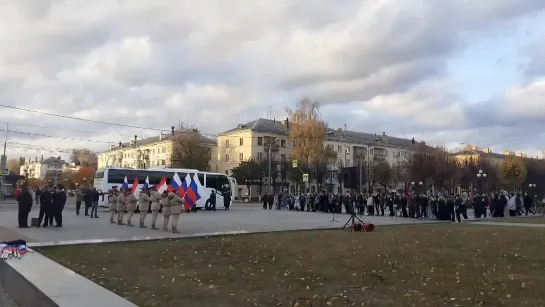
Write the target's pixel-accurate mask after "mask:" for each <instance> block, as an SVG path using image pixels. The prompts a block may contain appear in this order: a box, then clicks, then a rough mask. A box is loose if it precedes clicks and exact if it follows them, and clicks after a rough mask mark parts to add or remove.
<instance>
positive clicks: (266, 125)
mask: <svg viewBox="0 0 545 307" xmlns="http://www.w3.org/2000/svg"><path fill="white" fill-rule="evenodd" d="M287 124H289V123H286V121H285V120H283V121H280V120H274V119H264V118H258V119H256V120H253V121H251V122H248V123H245V124H240V125H238V126H237V127H236V128H233V129H230V130H227V131H225V132H223V133H220V135H226V134H229V133H233V132H236V131H243V130H250V131H253V132H261V133H271V134H279V135H288V134H289V130H288V125H287ZM326 139H327V140H328V141H336V142H345V143H352V144H362V145H371V144H373V145H376V143H381V144H384V145H394V146H400V147H411V146H414V144H413V141H412V140H410V139H406V138H399V137H392V136H387V135H386V134H382V135H378V134H374V133H365V132H357V131H344V129H331V128H330V129H328V132H327V136H326ZM417 144H418V143H417Z"/></svg>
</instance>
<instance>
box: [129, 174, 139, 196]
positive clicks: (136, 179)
mask: <svg viewBox="0 0 545 307" xmlns="http://www.w3.org/2000/svg"><path fill="white" fill-rule="evenodd" d="M131 191H132V192H133V193H134V196H136V198H138V196H140V191H139V190H138V177H134V182H133V183H132V187H131Z"/></svg>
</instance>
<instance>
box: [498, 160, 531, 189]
mask: <svg viewBox="0 0 545 307" xmlns="http://www.w3.org/2000/svg"><path fill="white" fill-rule="evenodd" d="M527 172H528V171H527V169H526V165H525V164H524V161H523V160H522V158H520V157H516V156H507V157H505V159H504V160H503V163H502V164H501V166H500V169H499V177H500V180H501V182H502V183H504V184H507V185H510V186H512V187H513V188H514V189H516V188H517V187H520V186H521V185H522V184H523V183H524V181H525V180H526V176H527Z"/></svg>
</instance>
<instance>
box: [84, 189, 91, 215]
mask: <svg viewBox="0 0 545 307" xmlns="http://www.w3.org/2000/svg"><path fill="white" fill-rule="evenodd" d="M83 193H84V194H83V202H84V203H85V216H89V208H91V207H92V206H93V194H92V193H91V190H89V189H86V190H85V192H83Z"/></svg>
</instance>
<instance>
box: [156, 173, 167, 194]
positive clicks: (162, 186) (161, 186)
mask: <svg viewBox="0 0 545 307" xmlns="http://www.w3.org/2000/svg"><path fill="white" fill-rule="evenodd" d="M156 188H157V192H159V193H160V194H163V192H164V191H166V190H167V189H168V186H167V177H166V176H165V177H163V179H161V181H160V182H159V184H158V185H156Z"/></svg>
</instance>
